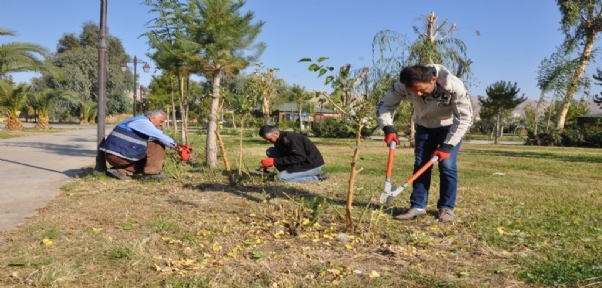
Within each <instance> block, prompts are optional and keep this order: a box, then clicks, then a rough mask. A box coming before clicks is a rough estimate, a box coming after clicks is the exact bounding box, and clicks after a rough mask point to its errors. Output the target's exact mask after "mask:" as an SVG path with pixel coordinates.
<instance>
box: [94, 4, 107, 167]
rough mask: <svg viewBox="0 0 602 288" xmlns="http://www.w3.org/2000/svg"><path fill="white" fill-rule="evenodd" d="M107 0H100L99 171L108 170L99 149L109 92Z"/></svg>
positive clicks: (103, 155)
mask: <svg viewBox="0 0 602 288" xmlns="http://www.w3.org/2000/svg"><path fill="white" fill-rule="evenodd" d="M106 54H107V0H100V37H99V40H98V120H97V121H96V122H97V125H96V127H97V129H96V144H97V149H96V168H95V170H96V171H97V172H105V171H107V162H106V159H105V153H104V152H102V151H100V150H98V147H99V146H100V144H101V143H102V142H103V141H104V140H105V118H106V102H107V101H106V99H107V98H106V92H107V63H106V62H107V61H106Z"/></svg>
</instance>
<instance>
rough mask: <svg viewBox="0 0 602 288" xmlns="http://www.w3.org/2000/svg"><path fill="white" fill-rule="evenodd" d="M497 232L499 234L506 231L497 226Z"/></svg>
mask: <svg viewBox="0 0 602 288" xmlns="http://www.w3.org/2000/svg"><path fill="white" fill-rule="evenodd" d="M497 232H498V233H500V235H504V234H505V233H506V232H505V231H504V229H503V228H502V227H497Z"/></svg>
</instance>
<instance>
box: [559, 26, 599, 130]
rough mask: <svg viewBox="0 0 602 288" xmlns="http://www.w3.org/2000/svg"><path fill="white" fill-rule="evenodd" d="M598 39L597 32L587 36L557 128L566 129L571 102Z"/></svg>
mask: <svg viewBox="0 0 602 288" xmlns="http://www.w3.org/2000/svg"><path fill="white" fill-rule="evenodd" d="M595 39H596V33H595V32H589V33H588V35H587V36H586V40H585V45H584V46H583V52H582V53H581V56H580V57H579V66H578V67H577V69H576V70H575V73H574V74H573V77H571V80H570V82H569V88H568V89H567V91H566V96H564V100H563V103H562V110H561V111H560V113H558V123H556V125H557V126H556V128H558V129H564V122H565V121H566V115H567V113H568V112H569V107H570V106H571V100H572V99H573V96H574V95H575V93H576V92H577V83H579V79H581V75H583V72H584V71H585V68H586V67H587V63H588V62H589V58H590V56H591V54H592V49H593V48H594V42H595Z"/></svg>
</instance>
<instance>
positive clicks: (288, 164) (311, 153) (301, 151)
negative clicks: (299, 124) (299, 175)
mask: <svg viewBox="0 0 602 288" xmlns="http://www.w3.org/2000/svg"><path fill="white" fill-rule="evenodd" d="M274 147H276V149H277V150H278V158H274V165H275V166H280V167H285V169H286V171H287V172H289V173H293V172H303V171H307V170H310V169H313V168H317V167H320V166H322V165H324V158H322V154H320V151H318V147H316V144H314V143H313V142H311V141H310V140H309V138H307V137H305V136H304V135H301V134H299V133H294V132H284V131H281V132H280V137H278V140H276V143H274Z"/></svg>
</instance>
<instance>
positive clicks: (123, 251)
mask: <svg viewBox="0 0 602 288" xmlns="http://www.w3.org/2000/svg"><path fill="white" fill-rule="evenodd" d="M107 256H108V257H109V259H130V258H131V257H132V249H131V248H129V247H124V246H123V247H111V248H110V249H109V250H108V251H107Z"/></svg>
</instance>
